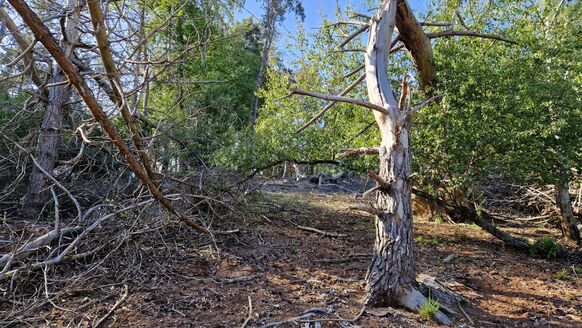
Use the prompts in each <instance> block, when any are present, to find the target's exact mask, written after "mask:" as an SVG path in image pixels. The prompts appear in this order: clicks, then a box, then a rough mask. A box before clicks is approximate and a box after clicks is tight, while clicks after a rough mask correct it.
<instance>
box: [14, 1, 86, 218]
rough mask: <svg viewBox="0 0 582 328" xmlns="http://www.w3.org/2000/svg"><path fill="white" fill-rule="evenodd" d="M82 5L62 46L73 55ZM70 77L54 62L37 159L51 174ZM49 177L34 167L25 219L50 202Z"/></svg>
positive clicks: (67, 27) (69, 22)
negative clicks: (68, 78)
mask: <svg viewBox="0 0 582 328" xmlns="http://www.w3.org/2000/svg"><path fill="white" fill-rule="evenodd" d="M76 3H77V2H76V1H75V0H69V1H68V5H69V6H74V5H75V4H76ZM80 9H81V8H80V7H79V6H77V7H76V8H75V10H74V11H73V13H72V15H71V16H70V17H67V20H66V23H65V31H64V33H65V35H63V37H62V40H61V48H62V49H63V51H64V53H65V54H66V56H68V57H70V56H71V55H72V54H73V50H74V48H75V43H77V40H78V37H79V35H78V33H77V21H78V18H79V14H80ZM66 82H67V78H66V76H65V74H64V73H63V72H62V70H61V68H60V67H59V65H58V64H57V63H56V62H53V72H52V78H51V84H57V85H56V86H53V87H52V88H50V89H49V91H48V101H47V103H46V107H45V112H44V117H43V120H42V124H41V126H40V131H39V135H38V140H37V145H36V151H35V153H36V155H35V157H36V159H37V161H38V163H39V164H40V166H41V167H42V168H43V169H44V170H45V171H46V172H49V173H52V172H53V169H54V168H55V163H56V160H57V156H58V151H59V145H60V144H61V128H62V125H63V117H64V104H65V103H66V102H67V101H68V100H69V98H70V96H71V89H70V87H69V86H68V85H67V83H66ZM48 184H49V180H48V178H47V177H46V176H45V174H44V173H43V172H42V171H41V170H40V169H39V168H38V167H37V166H34V167H33V168H32V172H31V174H30V178H29V182H28V190H27V192H26V195H25V197H24V201H23V204H22V208H21V209H20V214H21V215H22V216H23V217H25V218H34V217H37V216H38V215H39V214H40V212H41V211H42V209H43V207H44V205H45V204H46V202H47V201H48V198H49V194H48V189H47V187H48Z"/></svg>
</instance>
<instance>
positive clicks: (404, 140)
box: [365, 0, 451, 324]
mask: <svg viewBox="0 0 582 328" xmlns="http://www.w3.org/2000/svg"><path fill="white" fill-rule="evenodd" d="M398 3H399V1H398V0H384V1H383V2H382V4H381V6H380V8H379V11H378V13H377V14H376V15H374V16H373V17H372V18H371V21H370V32H369V33H370V35H369V42H368V47H367V49H366V54H365V69H366V84H367V88H368V98H369V101H370V103H372V104H375V105H378V106H381V107H383V108H384V109H385V112H382V111H373V113H374V117H375V119H376V123H377V125H378V128H379V129H380V135H381V137H382V141H381V143H380V147H379V160H380V172H379V174H378V177H376V179H377V180H379V181H377V182H378V184H379V186H380V187H381V188H379V190H378V193H377V199H376V200H377V205H376V206H377V210H378V211H379V214H378V215H377V216H376V219H375V225H376V241H375V244H374V252H373V256H372V262H371V263H370V266H369V268H368V273H367V274H366V283H367V285H366V305H369V306H386V305H397V306H403V307H405V308H407V309H409V310H411V311H415V312H417V311H418V310H419V309H420V307H421V306H422V305H423V304H425V303H426V302H427V299H426V297H425V296H424V295H422V294H421V293H420V292H419V290H418V285H417V283H416V268H415V258H414V240H413V236H412V197H411V186H410V181H409V177H410V175H411V173H412V168H411V161H410V148H409V140H408V131H409V129H410V116H409V115H408V113H406V112H405V111H406V110H407V108H406V105H405V102H403V101H401V102H398V101H397V100H396V98H395V96H394V93H393V90H392V87H391V85H390V79H389V77H388V75H387V73H386V69H387V57H388V54H389V52H390V45H391V43H392V42H391V41H392V33H393V32H394V26H395V24H396V12H397V6H398ZM401 33H402V32H401ZM402 92H403V93H405V92H406V86H405V85H404V84H403V89H402ZM403 98H404V97H403ZM435 319H436V320H437V321H438V322H441V323H445V324H449V323H451V321H450V320H449V319H448V318H447V317H446V316H445V315H444V314H443V313H442V312H440V311H438V312H437V313H436V314H435Z"/></svg>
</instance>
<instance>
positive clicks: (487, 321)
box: [0, 183, 582, 327]
mask: <svg viewBox="0 0 582 328" xmlns="http://www.w3.org/2000/svg"><path fill="white" fill-rule="evenodd" d="M346 188H347V189H349V186H347V187H344V188H343V189H340V188H321V187H318V186H316V185H308V184H304V185H300V186H297V185H295V184H290V183H287V184H279V185H273V184H271V185H267V186H264V187H263V191H262V192H261V193H260V194H257V195H254V196H253V197H252V199H251V200H250V201H249V203H248V204H249V213H241V217H240V218H239V219H238V220H240V221H239V222H236V223H234V225H237V224H238V225H242V226H244V228H243V229H242V233H240V234H235V235H227V236H217V238H216V243H215V244H214V243H209V244H207V245H200V244H195V243H193V242H192V240H187V239H184V238H183V237H182V238H177V239H174V240H172V239H171V238H169V237H167V238H165V240H162V241H163V244H162V243H160V244H158V245H143V244H142V245H140V246H139V247H141V248H142V251H143V252H146V253H147V254H150V255H151V257H150V258H143V259H142V260H141V262H140V263H141V264H140V268H138V269H137V270H142V271H147V270H148V266H151V267H156V266H157V267H159V269H158V270H157V271H156V274H152V275H150V276H148V275H147V274H144V275H143V276H144V277H147V278H144V279H142V280H141V282H139V283H138V282H136V281H135V280H134V281H133V282H132V281H129V282H128V281H125V282H114V283H112V282H111V281H108V283H109V284H107V285H104V284H105V282H106V281H101V282H100V283H99V282H98V280H99V279H95V281H94V283H95V284H96V285H98V286H100V287H99V288H95V289H94V290H91V289H90V288H85V289H83V291H78V292H76V293H68V294H67V295H63V296H61V297H60V298H59V299H58V300H55V301H58V302H59V306H52V305H50V304H44V305H43V306H40V307H39V308H38V310H35V311H37V313H36V314H37V315H39V316H42V317H43V318H44V323H37V324H35V325H34V326H54V327H58V326H91V325H93V324H94V322H95V318H100V317H102V316H103V315H104V314H106V313H107V312H108V309H111V308H112V307H114V306H115V311H114V312H112V313H111V315H110V316H109V317H108V318H107V319H106V320H105V321H104V322H103V324H102V327H104V326H107V327H240V326H241V325H242V324H243V322H245V320H246V319H247V318H248V319H250V320H249V321H248V324H247V327H260V326H263V325H265V324H268V323H272V322H276V321H280V320H286V319H289V318H291V317H296V316H300V315H301V314H302V313H304V312H305V311H307V310H310V309H314V308H317V309H318V310H319V311H320V312H318V313H317V314H315V315H313V316H311V317H309V319H310V320H313V319H322V318H328V319H330V318H334V319H337V318H344V319H350V318H353V317H355V316H356V315H357V314H358V313H359V311H360V309H361V308H362V298H363V295H364V288H365V284H364V277H365V274H366V269H367V265H368V262H369V260H370V255H369V254H370V252H371V249H372V246H373V241H374V226H373V219H372V217H371V216H367V215H365V214H360V213H354V212H353V211H349V210H348V208H349V207H350V206H353V205H355V204H357V203H358V202H362V201H365V200H361V199H360V200H358V199H355V197H354V195H353V194H350V193H349V192H346V190H347V189H346ZM334 190H335V191H334ZM299 226H303V227H312V228H316V229H319V230H321V231H325V232H330V233H337V234H344V235H345V236H343V237H333V236H325V235H322V234H320V233H316V232H310V231H307V230H303V229H301V228H300V227H299ZM507 230H509V231H511V232H512V233H513V234H515V235H520V236H522V237H529V238H531V237H540V236H543V235H554V236H556V234H557V230H556V229H553V228H544V227H535V226H533V227H528V228H519V229H518V228H507ZM414 235H415V241H416V243H415V244H416V257H417V263H418V265H417V267H418V272H419V273H422V274H428V275H431V276H434V277H436V278H437V279H438V280H439V281H441V282H442V283H443V284H445V285H446V286H448V287H449V288H450V289H452V290H453V291H455V292H457V293H458V294H460V295H461V296H462V297H463V298H464V299H465V300H466V301H467V302H466V303H463V304H458V305H459V306H460V307H462V310H461V309H460V308H458V307H457V308H454V310H455V311H457V312H458V315H454V316H453V317H452V319H453V321H454V326H455V327H582V288H581V286H582V272H580V268H579V267H578V268H576V267H574V266H573V265H572V264H570V263H567V262H564V261H560V260H552V261H548V260H540V259H532V258H530V257H528V256H525V255H522V254H518V253H516V252H514V251H511V250H505V249H504V247H503V245H502V244H501V243H500V242H498V241H497V240H496V239H494V238H493V237H492V236H490V235H489V234H487V233H486V232H484V231H482V230H480V229H479V228H478V227H477V226H473V225H468V224H449V223H435V222H430V221H428V220H426V219H422V218H420V219H416V218H415V225H414ZM217 248H218V250H219V251H218V252H217V250H216V249H217ZM451 254H455V256H456V257H455V258H454V259H453V260H451V261H444V260H445V258H447V257H449V259H450V258H451V256H450V255H451ZM115 261H122V260H121V259H120V260H115ZM103 270H107V267H106V265H105V267H104V268H103ZM563 270H566V272H567V273H563V272H562V271H563ZM560 272H562V274H560ZM578 275H580V276H578ZM104 277H105V276H104ZM559 278H560V279H559ZM108 279H111V277H109V278H108ZM123 284H126V285H127V291H128V293H127V296H126V297H122V295H123V294H124V287H123ZM103 286H107V287H106V288H104V287H103ZM104 291H105V292H107V293H109V294H108V295H109V296H106V297H103V295H104V294H103V292H104ZM5 296H6V294H5ZM5 299H6V298H5ZM118 299H121V302H120V303H119V304H118V305H115V303H116V301H117V300H118ZM249 299H250V303H251V304H252V312H251V314H250V316H249ZM2 302H3V301H2V297H0V303H2ZM96 302H97V303H99V304H100V307H93V310H92V311H89V312H85V313H84V314H83V310H79V308H80V307H81V306H83V305H82V304H95V303H96ZM5 306H6V304H5ZM71 308H77V309H78V310H77V311H71V310H69V311H66V309H71ZM85 308H87V307H85ZM1 309H2V305H1V304H0V310H1ZM323 310H325V311H326V312H328V313H327V314H326V313H322V312H321V311H323ZM43 311H44V313H40V312H43ZM462 311H464V312H465V313H466V314H463V312H462ZM380 312H382V313H376V315H382V316H374V315H372V314H369V313H366V314H364V315H363V316H362V317H361V318H359V320H358V321H357V322H355V323H350V322H332V321H320V323H319V324H317V325H316V324H315V323H313V324H312V325H311V326H309V323H297V322H295V323H287V324H284V325H282V327H299V326H301V327H434V326H437V325H436V324H435V323H433V322H431V321H429V320H426V319H421V318H419V317H418V315H416V314H413V313H409V312H406V311H403V310H399V309H386V310H385V311H380ZM72 318H73V319H72ZM91 318H92V319H91ZM469 318H470V319H469ZM469 320H471V321H472V322H473V323H470V321H469ZM91 321H92V322H93V323H91ZM22 322H26V320H24V321H22ZM11 326H20V325H19V324H12V325H11ZM23 326H24V325H23Z"/></svg>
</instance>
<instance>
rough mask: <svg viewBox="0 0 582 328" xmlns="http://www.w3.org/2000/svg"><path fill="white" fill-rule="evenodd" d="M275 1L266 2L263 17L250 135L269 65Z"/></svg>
mask: <svg viewBox="0 0 582 328" xmlns="http://www.w3.org/2000/svg"><path fill="white" fill-rule="evenodd" d="M276 7H277V6H276V4H275V1H273V0H268V4H267V14H266V17H265V43H264V44H263V51H262V54H261V65H260V66H259V72H258V74H257V79H256V81H255V93H254V94H253V102H252V104H251V113H250V123H251V133H252V134H253V135H254V134H255V128H256V124H257V117H258V114H259V95H258V92H259V90H260V89H261V88H262V87H263V83H264V81H265V75H266V73H267V65H268V64H269V53H270V52H271V44H272V43H273V38H274V37H275V32H276V29H275V23H276V21H277V19H276V18H277V14H278V13H277V8H276Z"/></svg>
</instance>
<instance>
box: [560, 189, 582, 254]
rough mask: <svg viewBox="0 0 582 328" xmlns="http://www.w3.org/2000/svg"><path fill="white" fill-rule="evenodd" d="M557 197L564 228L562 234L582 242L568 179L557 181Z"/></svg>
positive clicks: (562, 227) (561, 224)
mask: <svg viewBox="0 0 582 328" xmlns="http://www.w3.org/2000/svg"><path fill="white" fill-rule="evenodd" d="M555 197H556V205H557V206H558V208H559V209H560V227H561V229H562V235H563V236H564V238H566V239H568V240H572V241H575V242H576V243H577V244H580V230H578V226H577V225H576V218H575V217H574V212H573V211H572V202H571V199H570V185H569V183H568V180H566V181H563V182H558V183H556V186H555Z"/></svg>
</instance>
